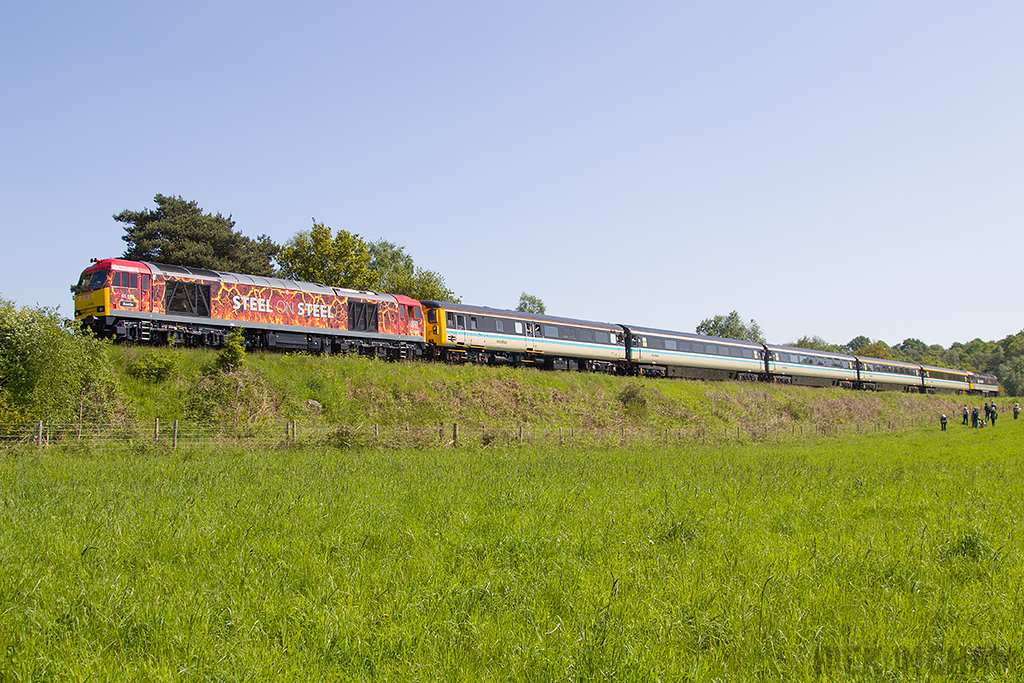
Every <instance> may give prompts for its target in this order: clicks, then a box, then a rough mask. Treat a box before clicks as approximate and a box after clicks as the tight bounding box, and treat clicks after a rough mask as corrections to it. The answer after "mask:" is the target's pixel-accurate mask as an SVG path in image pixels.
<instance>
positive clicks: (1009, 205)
mask: <svg viewBox="0 0 1024 683" xmlns="http://www.w3.org/2000/svg"><path fill="white" fill-rule="evenodd" d="M1022 35H1024V4H1022V3H1019V2H992V3H984V2H983V3H963V2H955V3H954V2H895V3H894V2H860V3H822V2H775V3H764V2H704V3H688V2H646V3H622V2H577V3H569V2H566V3H551V2H543V3H541V2H518V3H492V2H486V3H485V2H437V3H404V2H377V3H362V2H361V3H345V2H303V1H301V0H300V1H298V2H291V3H265V2H259V1H256V2H220V1H217V0H206V1H203V2H188V1H185V2H174V3H163V2H142V3H139V2H103V1H100V2H93V3H71V2H46V1H45V0H44V1H42V2H34V3H14V4H12V5H10V6H9V7H6V8H5V9H4V12H3V21H2V22H0V86H2V88H3V98H2V100H0V124H2V125H0V183H2V188H3V191H2V193H0V231H2V234H3V245H4V247H3V250H2V252H0V266H2V267H0V296H2V297H4V298H7V299H14V300H15V301H17V302H19V303H21V304H26V305H35V304H41V305H46V306H60V309H61V311H62V312H63V313H65V314H68V315H70V314H71V313H72V306H71V298H70V294H69V292H68V286H69V285H70V284H71V283H72V282H73V281H75V280H76V279H77V276H78V273H79V272H80V271H81V270H82V269H83V268H85V267H86V266H87V265H88V262H89V259H90V258H91V257H108V256H117V255H119V254H120V253H122V252H123V250H124V246H125V245H124V243H123V242H122V240H121V235H122V234H123V230H122V227H121V225H120V224H118V223H116V222H115V221H114V220H113V219H112V218H111V216H112V215H113V214H115V213H118V212H120V211H121V210H123V209H133V210H139V209H143V208H150V207H152V206H153V203H152V199H153V196H154V195H155V194H157V193H162V194H172V195H181V196H182V197H184V198H186V199H191V200H195V201H197V202H198V203H199V205H200V206H202V207H203V208H204V209H205V210H206V211H209V212H214V213H216V212H221V213H223V214H225V215H228V214H230V215H232V217H233V218H234V220H235V221H236V222H237V225H236V227H237V228H238V229H240V230H241V231H242V232H243V233H244V234H246V235H249V236H253V237H255V236H256V235H259V234H267V235H269V236H270V237H271V238H273V239H274V240H275V241H278V242H283V241H284V240H286V239H288V238H289V237H290V236H292V235H293V234H294V233H295V232H297V231H299V230H307V229H309V228H310V227H311V225H312V219H313V218H314V217H315V218H316V219H317V220H318V221H322V222H325V223H326V224H328V225H330V226H331V227H333V228H335V229H340V228H344V229H346V230H349V231H351V232H356V233H359V234H360V235H362V236H363V237H364V238H367V239H369V240H376V239H380V238H385V239H388V240H391V241H393V242H396V243H398V244H401V245H404V246H405V247H406V249H407V251H408V252H409V253H410V254H411V255H412V256H413V257H414V259H415V260H416V262H417V264H418V265H421V266H423V267H426V268H429V269H432V270H437V271H439V272H441V273H442V274H443V275H444V277H445V279H446V281H447V284H448V285H449V286H450V287H451V288H452V289H454V290H455V291H456V292H457V293H458V294H459V295H461V297H462V299H463V301H465V302H466V303H472V304H479V305H488V306H495V307H508V308H512V307H514V306H515V305H516V303H517V302H518V300H519V294H520V292H522V291H527V292H529V293H532V294H535V295H537V296H539V297H540V298H541V299H543V300H544V302H545V303H546V304H547V306H548V312H549V313H552V314H555V315H565V316H571V317H578V318H587V319H596V320H602V321H611V322H625V323H633V324H639V325H646V326H652V327H661V328H668V329H677V330H684V331H692V330H693V329H694V327H695V326H696V325H697V324H698V323H699V322H700V321H701V320H702V319H704V318H707V317H711V316H713V315H716V314H724V313H728V312H729V311H732V310H734V309H735V310H737V311H739V313H740V314H741V315H742V316H743V317H744V318H747V319H749V318H754V319H756V320H757V322H758V323H759V324H760V325H761V326H762V328H763V329H764V331H765V334H766V335H767V337H768V339H769V341H773V342H777V343H785V342H791V341H793V340H795V339H797V338H798V337H800V336H801V335H805V334H806V335H814V334H817V335H820V336H822V337H824V338H825V339H827V340H829V341H832V342H836V343H842V342H846V341H848V340H850V339H852V338H853V337H855V336H857V335H861V334H863V335H867V336H869V337H871V338H872V339H883V340H885V341H887V342H889V343H890V344H895V343H898V342H900V341H902V340H903V339H905V338H908V337H916V338H919V339H922V340H923V341H925V342H927V343H929V344H932V343H938V344H942V345H944V346H948V345H949V344H951V343H952V342H954V341H968V340H970V339H973V338H975V337H981V338H983V339H999V338H1002V337H1004V336H1006V335H1007V334H1013V333H1016V332H1018V331H1020V330H1021V328H1022V327H1024V323H1022V322H1021V315H1020V311H1021V304H1020V303H1019V300H1020V296H1021V293H1020V292H1018V289H1019V288H1020V284H1019V281H1020V273H1021V255H1022V253H1024V249H1022V247H1024V236H1022V224H1021V223H1022V222H1021V216H1022V208H1024V125H1022V123H1024V77H1022V66H1024V41H1022V40H1021V36H1022Z"/></svg>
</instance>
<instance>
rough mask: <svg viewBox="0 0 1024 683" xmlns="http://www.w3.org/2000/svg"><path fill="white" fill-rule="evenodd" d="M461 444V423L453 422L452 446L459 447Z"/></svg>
mask: <svg viewBox="0 0 1024 683" xmlns="http://www.w3.org/2000/svg"><path fill="white" fill-rule="evenodd" d="M458 445H459V423H458V422H453V423H452V446H454V447H456V448H457V447H458Z"/></svg>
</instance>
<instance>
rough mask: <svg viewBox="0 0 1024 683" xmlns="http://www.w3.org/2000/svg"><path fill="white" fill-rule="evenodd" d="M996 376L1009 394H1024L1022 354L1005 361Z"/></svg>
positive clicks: (1023, 358) (1023, 359)
mask: <svg viewBox="0 0 1024 683" xmlns="http://www.w3.org/2000/svg"><path fill="white" fill-rule="evenodd" d="M996 376H997V377H999V382H1000V383H1001V384H1002V385H1003V387H1004V388H1005V389H1006V391H1007V393H1008V394H1009V395H1010V396H1024V356H1017V357H1015V358H1013V359H1011V360H1008V361H1005V362H1004V363H1003V364H1002V365H1000V366H999V369H998V371H997V372H996Z"/></svg>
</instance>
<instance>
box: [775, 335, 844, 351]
mask: <svg viewBox="0 0 1024 683" xmlns="http://www.w3.org/2000/svg"><path fill="white" fill-rule="evenodd" d="M789 346H795V347H797V348H800V349H814V350H817V351H831V352H833V353H846V348H845V347H843V346H840V345H839V344H830V343H829V342H827V341H825V340H824V339H822V338H821V337H819V336H818V335H814V336H813V337H808V336H806V335H804V336H803V337H800V338H799V339H797V340H796V341H795V342H793V343H792V344H789Z"/></svg>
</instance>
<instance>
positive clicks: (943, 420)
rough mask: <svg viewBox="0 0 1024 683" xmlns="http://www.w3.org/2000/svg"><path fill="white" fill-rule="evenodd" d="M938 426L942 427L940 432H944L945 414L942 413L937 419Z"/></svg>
mask: <svg viewBox="0 0 1024 683" xmlns="http://www.w3.org/2000/svg"><path fill="white" fill-rule="evenodd" d="M939 424H940V425H942V431H946V414H945V413H943V414H942V417H940V418H939Z"/></svg>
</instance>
